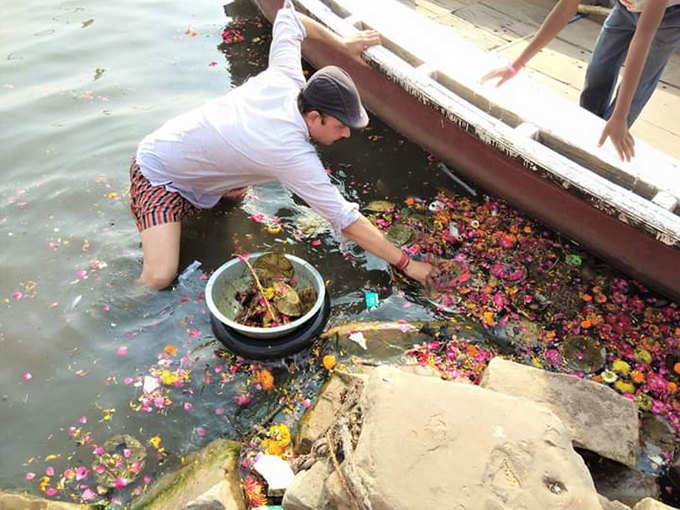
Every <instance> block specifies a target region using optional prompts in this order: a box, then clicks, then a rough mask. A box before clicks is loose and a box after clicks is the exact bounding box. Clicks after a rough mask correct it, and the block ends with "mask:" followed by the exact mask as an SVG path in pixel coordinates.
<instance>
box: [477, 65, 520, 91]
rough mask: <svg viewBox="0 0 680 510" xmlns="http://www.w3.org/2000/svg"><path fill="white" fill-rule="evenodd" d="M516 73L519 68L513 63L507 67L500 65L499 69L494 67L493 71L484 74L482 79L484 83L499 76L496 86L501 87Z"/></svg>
mask: <svg viewBox="0 0 680 510" xmlns="http://www.w3.org/2000/svg"><path fill="white" fill-rule="evenodd" d="M516 74H517V69H516V68H515V67H513V66H512V65H507V66H505V67H499V68H498V69H494V70H493V71H491V72H488V73H486V74H485V75H484V76H482V79H481V80H480V81H481V82H482V83H484V82H486V81H489V80H493V79H496V78H498V83H496V87H500V86H501V85H503V84H504V83H505V82H506V81H508V80H509V79H510V78H512V77H513V76H515V75H516Z"/></svg>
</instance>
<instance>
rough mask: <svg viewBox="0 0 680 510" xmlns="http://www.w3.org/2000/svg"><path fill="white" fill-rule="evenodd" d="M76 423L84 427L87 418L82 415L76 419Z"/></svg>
mask: <svg viewBox="0 0 680 510" xmlns="http://www.w3.org/2000/svg"><path fill="white" fill-rule="evenodd" d="M78 423H80V424H81V425H85V424H86V423H87V416H85V415H83V416H81V417H80V418H78Z"/></svg>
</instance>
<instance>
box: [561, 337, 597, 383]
mask: <svg viewBox="0 0 680 510" xmlns="http://www.w3.org/2000/svg"><path fill="white" fill-rule="evenodd" d="M561 349H562V356H563V357H564V361H565V363H566V364H567V366H568V367H569V368H571V369H572V370H579V371H581V372H586V373H588V374H590V373H593V372H597V371H598V370H600V369H601V368H602V367H603V366H604V363H605V360H606V354H607V353H606V350H605V348H604V347H602V345H601V344H600V342H598V341H597V340H596V339H594V338H591V337H587V336H582V335H572V336H568V337H567V338H565V339H564V342H563V343H562V346H561Z"/></svg>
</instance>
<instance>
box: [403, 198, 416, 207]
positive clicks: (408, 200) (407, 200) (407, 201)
mask: <svg viewBox="0 0 680 510" xmlns="http://www.w3.org/2000/svg"><path fill="white" fill-rule="evenodd" d="M404 202H405V203H406V205H409V206H411V205H414V204H415V203H416V201H415V199H414V198H413V197H408V198H407V199H406V200H404Z"/></svg>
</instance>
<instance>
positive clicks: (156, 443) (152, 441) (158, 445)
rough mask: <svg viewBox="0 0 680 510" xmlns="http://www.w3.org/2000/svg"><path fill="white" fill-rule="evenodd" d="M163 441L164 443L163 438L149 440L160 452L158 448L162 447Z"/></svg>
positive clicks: (155, 437) (157, 437) (156, 437)
mask: <svg viewBox="0 0 680 510" xmlns="http://www.w3.org/2000/svg"><path fill="white" fill-rule="evenodd" d="M161 441H163V439H162V438H161V436H153V437H152V438H151V439H149V443H150V444H151V446H153V447H154V448H155V449H156V450H158V448H159V447H160V445H161Z"/></svg>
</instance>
